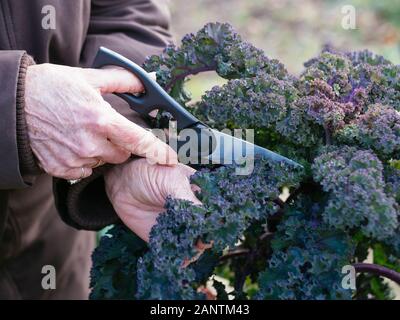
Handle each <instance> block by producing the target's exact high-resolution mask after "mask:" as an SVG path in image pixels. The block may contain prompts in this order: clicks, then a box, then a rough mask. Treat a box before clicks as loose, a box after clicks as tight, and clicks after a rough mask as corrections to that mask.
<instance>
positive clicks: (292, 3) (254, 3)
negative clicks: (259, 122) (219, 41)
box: [170, 0, 400, 299]
mask: <svg viewBox="0 0 400 320" xmlns="http://www.w3.org/2000/svg"><path fill="white" fill-rule="evenodd" d="M348 5H351V6H353V7H354V9H355V18H356V19H355V23H356V25H355V29H345V28H343V27H342V21H343V18H344V16H345V15H346V13H343V11H342V10H343V6H348ZM170 8H171V14H172V31H173V34H174V36H175V40H176V43H177V44H179V41H180V39H181V38H182V37H183V36H184V35H185V34H187V33H191V32H196V31H197V30H199V29H200V28H201V27H202V26H203V25H204V24H206V23H207V22H216V21H218V22H229V23H230V24H231V25H233V26H234V28H235V29H236V30H237V31H238V32H239V33H240V34H241V36H242V37H243V38H244V39H245V40H246V41H248V42H250V43H252V44H254V45H255V46H256V47H258V48H261V49H263V50H264V51H265V53H266V55H267V56H268V57H270V58H275V59H278V60H280V61H281V62H282V63H283V64H284V65H285V66H286V68H287V69H288V71H289V72H291V73H293V74H299V73H300V72H301V71H302V68H303V63H304V62H306V61H307V60H308V59H310V58H312V57H314V56H316V55H317V54H318V53H319V52H320V51H321V49H322V48H323V47H324V46H325V45H330V46H332V47H334V48H335V49H339V50H343V51H354V50H362V49H369V50H370V51H373V52H375V53H377V54H381V55H383V56H384V57H385V58H387V59H389V60H391V61H392V62H393V63H395V64H400V0H380V1H379V0H197V1H190V0H171V1H170ZM223 82H224V81H223V80H222V79H221V78H219V77H218V76H217V75H215V74H214V73H206V74H202V75H198V76H195V77H193V78H192V79H191V80H190V81H189V82H188V84H187V87H188V89H189V91H191V92H192V95H193V100H198V99H199V98H200V97H201V94H202V93H203V92H204V91H205V90H207V89H210V88H211V87H212V86H213V85H215V84H221V83H223ZM393 286H394V288H395V291H396V294H397V299H400V288H399V287H398V286H396V285H393Z"/></svg>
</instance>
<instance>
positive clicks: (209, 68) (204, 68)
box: [165, 65, 216, 91]
mask: <svg viewBox="0 0 400 320" xmlns="http://www.w3.org/2000/svg"><path fill="white" fill-rule="evenodd" d="M215 68H216V66H215V65H214V66H209V65H204V66H200V67H197V68H193V69H190V68H188V67H185V68H184V70H187V71H186V72H184V73H181V74H179V75H177V76H176V77H175V78H173V79H172V80H171V81H170V83H168V84H167V85H166V86H165V90H166V91H169V90H170V89H171V88H172V87H173V86H174V85H175V83H176V82H177V81H178V80H182V79H184V78H186V77H187V76H190V75H195V74H198V73H200V72H206V71H213V70H215ZM177 69H179V67H178V68H177ZM180 69H182V68H180Z"/></svg>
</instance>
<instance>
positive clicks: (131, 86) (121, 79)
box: [83, 68, 144, 94]
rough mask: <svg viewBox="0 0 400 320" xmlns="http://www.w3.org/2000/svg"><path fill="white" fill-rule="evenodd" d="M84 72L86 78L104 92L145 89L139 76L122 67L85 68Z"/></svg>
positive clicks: (136, 91)
mask: <svg viewBox="0 0 400 320" xmlns="http://www.w3.org/2000/svg"><path fill="white" fill-rule="evenodd" d="M83 72H84V73H83V74H84V76H85V78H86V80H87V81H88V82H89V83H90V84H91V85H92V86H93V87H95V88H97V89H99V90H100V92H101V93H102V94H105V93H127V92H130V93H139V92H143V91H144V87H143V84H142V83H141V81H140V80H139V78H138V77H136V76H135V75H134V74H133V73H132V72H130V71H128V70H125V69H122V68H107V69H83Z"/></svg>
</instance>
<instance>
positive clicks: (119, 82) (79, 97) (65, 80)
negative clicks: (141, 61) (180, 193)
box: [25, 64, 177, 179]
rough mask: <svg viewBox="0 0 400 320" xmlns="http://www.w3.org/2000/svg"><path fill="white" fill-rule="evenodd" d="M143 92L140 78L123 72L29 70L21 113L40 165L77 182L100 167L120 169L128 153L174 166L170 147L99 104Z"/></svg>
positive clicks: (45, 66) (59, 68)
mask: <svg viewBox="0 0 400 320" xmlns="http://www.w3.org/2000/svg"><path fill="white" fill-rule="evenodd" d="M142 91H143V86H142V84H141V83H140V81H139V80H138V78H137V77H136V76H135V75H133V74H132V73H130V72H128V71H126V70H123V69H117V68H113V69H100V70H97V69H82V68H72V67H66V66H60V65H54V64H39V65H33V66H30V67H29V68H28V71H27V75H26V85H25V113H26V121H27V128H28V135H29V140H30V145H31V148H32V150H33V153H34V154H35V155H36V157H37V159H38V161H39V165H40V166H41V167H42V168H43V169H44V171H46V172H47V173H48V174H50V175H52V176H55V177H60V178H64V179H79V178H84V177H87V176H89V175H90V174H91V173H92V167H94V166H96V164H98V163H99V162H100V161H102V162H107V163H122V162H124V161H125V160H126V159H127V158H128V157H129V156H130V154H131V153H133V154H136V155H139V156H145V157H147V158H148V159H149V160H151V161H153V163H159V164H176V163H177V156H176V153H175V152H174V151H173V150H172V149H171V148H170V147H169V146H167V145H166V144H164V143H163V142H162V141H161V140H159V139H157V138H156V137H155V136H154V135H153V134H152V133H151V132H149V131H147V130H145V129H143V128H141V127H140V126H138V125H136V124H134V123H132V122H130V121H129V120H127V119H126V118H125V117H123V116H122V115H120V114H119V113H118V112H116V111H115V110H114V109H113V108H112V107H111V106H110V105H109V104H108V103H107V102H106V101H105V100H104V99H103V98H102V94H106V93H123V92H130V93H138V92H142ZM82 168H84V170H82Z"/></svg>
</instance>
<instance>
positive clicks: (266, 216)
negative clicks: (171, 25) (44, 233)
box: [91, 23, 400, 299]
mask: <svg viewBox="0 0 400 320" xmlns="http://www.w3.org/2000/svg"><path fill="white" fill-rule="evenodd" d="M144 67H145V69H146V70H147V71H155V72H157V77H158V81H159V83H160V84H161V85H162V86H163V87H164V88H165V89H166V90H167V91H168V92H169V93H170V94H171V95H172V96H173V97H174V98H175V99H177V100H178V101H179V102H180V103H181V104H183V105H185V106H186V107H187V108H189V109H190V110H191V112H193V113H194V114H196V116H197V117H199V118H200V119H201V120H202V121H203V122H204V123H206V124H208V125H210V126H211V127H214V128H217V129H223V128H232V129H233V128H252V129H254V130H255V133H256V136H255V140H256V141H255V142H256V143H257V144H259V145H261V146H264V147H266V148H269V149H271V150H274V151H276V152H278V153H280V154H282V155H284V156H286V157H289V158H292V159H294V160H295V161H297V162H299V163H301V164H302V165H303V166H304V169H301V170H299V169H294V168H293V167H288V166H287V165H285V164H284V163H272V162H270V161H268V160H265V159H255V168H254V171H253V172H252V174H251V175H247V176H246V175H236V174H235V167H234V166H219V167H215V166H214V167H210V166H208V167H207V166H203V167H201V168H200V170H199V171H198V172H197V173H196V174H195V175H194V176H193V177H192V182H193V183H194V184H196V185H198V186H199V187H200V188H201V192H199V193H198V197H199V199H200V200H201V201H202V203H203V205H202V206H196V205H194V204H192V203H189V202H187V201H182V200H176V199H171V198H170V199H168V200H167V201H166V204H165V212H163V213H161V214H160V215H159V217H158V219H157V224H156V225H155V226H154V227H153V229H152V231H151V235H150V242H149V244H146V243H144V242H143V241H142V240H140V239H139V238H138V237H137V236H136V235H134V234H133V233H132V232H130V231H129V230H128V229H127V228H126V227H124V226H122V225H117V226H114V227H113V228H112V229H111V230H110V231H109V232H108V235H106V236H105V237H103V239H102V240H101V242H100V245H99V247H98V248H97V249H96V250H95V252H94V254H93V262H94V266H93V269H92V273H91V287H92V293H91V298H92V299H106V298H109V299H205V298H206V297H208V298H210V297H215V298H217V299H227V298H228V297H229V298H235V299H352V298H354V299H388V298H391V297H392V294H391V292H390V289H389V287H388V286H387V284H386V282H384V281H383V278H382V276H384V277H388V278H390V279H392V280H395V281H397V282H400V275H399V273H398V272H400V263H399V262H400V232H399V231H400V227H399V224H400V223H399V220H400V214H399V205H398V203H399V200H400V188H399V186H400V162H399V161H400V114H399V111H400V81H399V80H400V67H399V66H396V65H393V64H392V63H391V62H389V61H387V60H386V59H384V58H383V57H380V56H376V55H374V54H372V53H370V52H368V51H362V52H356V53H341V52H335V51H334V50H332V49H326V50H324V51H323V52H322V53H321V54H320V55H319V56H318V57H316V58H314V59H311V60H310V61H308V62H306V63H305V70H304V71H303V73H302V74H301V75H300V76H298V77H295V76H293V75H290V74H289V73H288V72H287V71H286V69H285V67H284V66H283V65H282V64H281V63H280V62H279V61H277V60H273V59H269V58H268V57H266V56H265V55H264V52H263V51H261V50H259V49H257V48H255V47H254V46H252V45H251V44H249V43H246V42H244V41H243V40H242V39H241V38H240V36H239V35H238V34H236V33H235V32H234V31H233V30H232V28H231V27H230V26H229V25H228V24H218V23H215V24H208V25H206V26H205V27H204V28H203V29H201V30H200V31H199V32H198V33H197V34H189V35H187V36H186V37H185V38H184V39H183V40H182V44H181V46H180V47H179V48H177V47H175V46H170V47H168V48H166V50H165V51H164V53H163V54H162V55H160V56H152V57H150V58H149V59H148V60H147V61H146V63H145V64H144ZM210 70H214V71H215V72H216V73H217V74H218V75H219V76H221V77H222V78H225V79H227V83H226V84H224V85H222V86H219V87H218V86H216V87H214V88H212V89H211V90H209V91H207V92H206V93H205V94H204V95H203V97H202V99H201V101H199V102H195V103H191V101H190V94H189V93H188V92H187V91H186V89H185V80H186V79H187V77H189V76H191V75H193V74H197V73H200V72H204V71H210ZM165 118H168V117H167V115H166V114H161V115H159V117H158V118H157V119H156V120H155V121H153V125H155V126H158V127H160V126H162V125H163V123H165V121H163V120H165ZM283 190H286V191H288V192H289V195H288V196H287V197H283V196H282V191H283ZM371 252H372V255H373V263H371V264H366V263H363V261H364V260H365V259H366V257H367V255H368V253H371ZM348 265H352V266H353V267H354V268H355V271H356V272H357V274H358V276H357V290H352V289H351V288H348V287H346V286H344V285H343V277H344V276H345V274H343V273H342V268H343V267H344V266H348ZM215 276H219V277H222V278H225V279H227V280H228V281H229V283H230V286H229V287H226V286H225V285H224V284H223V283H221V282H220V281H219V280H218V279H220V278H215ZM210 286H213V287H214V289H215V290H214V291H215V292H214V291H213V290H212V289H210Z"/></svg>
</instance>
